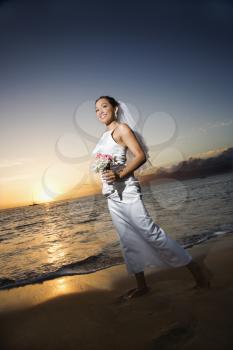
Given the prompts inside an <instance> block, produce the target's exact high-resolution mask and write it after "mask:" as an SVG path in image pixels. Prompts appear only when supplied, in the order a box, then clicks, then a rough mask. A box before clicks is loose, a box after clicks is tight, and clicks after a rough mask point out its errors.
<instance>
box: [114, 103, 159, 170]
mask: <svg viewBox="0 0 233 350" xmlns="http://www.w3.org/2000/svg"><path fill="white" fill-rule="evenodd" d="M117 102H118V103H119V105H118V114H117V121H119V122H121V123H126V124H127V125H128V126H129V127H130V128H131V130H132V131H133V133H134V135H135V137H136V139H137V141H138V143H139V144H140V146H141V147H142V149H143V151H144V153H145V155H146V162H145V163H143V164H142V165H140V167H139V168H137V169H136V170H135V174H141V173H142V172H143V171H145V170H148V169H150V168H152V167H153V165H152V163H151V161H150V159H149V158H150V156H149V147H148V146H147V143H146V141H145V139H144V137H143V135H142V134H141V133H140V132H139V130H138V126H137V123H136V121H135V120H134V118H133V116H132V114H131V113H130V111H129V108H128V107H127V105H126V104H125V102H123V101H117ZM126 157H127V161H130V160H131V159H133V158H134V155H133V153H132V152H131V151H130V150H129V149H127V154H126Z"/></svg>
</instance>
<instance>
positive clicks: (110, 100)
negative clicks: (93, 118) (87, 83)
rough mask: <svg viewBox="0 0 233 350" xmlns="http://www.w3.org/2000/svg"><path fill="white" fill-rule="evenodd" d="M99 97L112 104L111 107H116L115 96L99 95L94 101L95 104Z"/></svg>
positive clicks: (117, 104)
mask: <svg viewBox="0 0 233 350" xmlns="http://www.w3.org/2000/svg"><path fill="white" fill-rule="evenodd" d="M101 98H106V99H107V100H108V102H109V103H110V104H111V105H112V106H113V107H117V106H119V102H117V100H115V98H113V97H111V96H100V97H99V98H97V100H96V101H95V104H96V102H97V101H99V100H100V99H101Z"/></svg>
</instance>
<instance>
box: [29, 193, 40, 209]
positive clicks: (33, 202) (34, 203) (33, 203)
mask: <svg viewBox="0 0 233 350" xmlns="http://www.w3.org/2000/svg"><path fill="white" fill-rule="evenodd" d="M32 205H39V203H36V202H35V201H34V198H33V194H32V204H29V207H30V206H32Z"/></svg>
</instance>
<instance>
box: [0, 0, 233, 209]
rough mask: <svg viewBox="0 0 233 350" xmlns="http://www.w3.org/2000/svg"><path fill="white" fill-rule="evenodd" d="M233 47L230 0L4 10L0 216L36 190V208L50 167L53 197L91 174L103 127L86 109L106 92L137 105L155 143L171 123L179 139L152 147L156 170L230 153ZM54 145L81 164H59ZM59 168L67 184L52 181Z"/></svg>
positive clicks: (16, 4) (5, 5)
mask: <svg viewBox="0 0 233 350" xmlns="http://www.w3.org/2000/svg"><path fill="white" fill-rule="evenodd" d="M232 39H233V2H232V1H226V0H223V1H217V0H214V1H207V0H204V1H188V0H183V1H176V0H174V1H166V0H165V1H144V2H143V3H135V2H133V1H127V0H126V1H124V2H123V1H121V0H120V1H117V2H115V1H102V0H100V1H98V2H94V1H85V2H77V1H74V0H66V1H63V0H60V1H55V0H47V1H33V2H32V1H29V0H23V1H17V0H9V1H7V0H6V1H0V42H1V56H0V76H1V81H0V104H1V111H0V116H1V129H0V140H1V141H0V142H1V147H0V169H1V174H0V194H1V195H0V207H1V206H2V207H4V206H6V205H8V204H7V203H8V202H9V203H13V202H15V203H16V204H17V205H19V204H20V203H21V201H22V197H24V198H25V201H27V200H30V198H31V193H33V192H34V194H35V197H36V198H38V200H39V199H41V200H42V197H43V195H42V189H41V185H40V184H41V178H42V174H43V173H44V170H45V169H46V168H47V167H48V166H49V167H50V170H51V174H50V183H51V184H53V187H54V191H57V189H59V193H65V191H66V190H67V188H66V187H65V186H64V184H65V183H66V184H67V183H69V184H70V186H71V184H74V183H75V179H74V178H73V177H75V173H76V174H77V172H78V173H81V172H82V171H84V170H83V169H85V171H87V168H88V154H90V151H91V149H92V148H93V147H94V144H95V142H96V141H97V140H98V137H99V135H100V134H101V133H102V131H103V130H104V129H103V126H102V125H99V124H98V122H97V120H96V118H95V113H94V105H93V103H94V101H95V99H96V98H97V97H98V96H100V95H103V94H107V95H110V96H114V97H115V98H117V99H120V100H123V101H125V102H128V103H129V104H131V105H132V106H134V108H136V111H137V112H138V113H139V115H140V118H142V119H143V120H144V121H145V123H144V124H145V128H144V130H143V133H144V137H145V138H146V139H147V140H148V142H149V144H151V145H152V144H153V145H156V144H157V143H159V142H163V141H165V140H166V138H167V137H168V138H169V137H170V136H171V134H172V133H173V131H174V130H173V129H174V125H173V124H172V123H173V122H174V120H175V122H176V124H177V128H178V129H177V130H178V132H177V137H176V139H175V140H173V141H172V142H170V144H168V145H167V146H166V149H165V148H163V149H162V148H160V147H159V145H158V151H159V152H160V153H159V154H157V153H156V151H155V152H153V153H152V157H153V162H154V164H155V165H158V166H159V165H160V164H162V163H163V162H168V163H169V162H170V163H172V162H175V161H178V160H181V158H182V157H183V158H188V157H189V156H191V155H195V154H199V153H203V154H204V153H205V152H209V151H214V150H217V149H221V148H227V147H230V146H232V136H233V115H232V107H233V102H232V96H233V83H232V76H233V48H232ZM77 109H78V111H79V113H77V115H76V118H77V120H78V123H79V125H80V127H81V128H82V129H83V130H84V131H85V132H87V133H88V134H89V135H91V137H92V139H91V138H90V139H88V140H86V142H85V140H83V139H81V138H80V134H78V133H77V128H75V126H74V111H75V110H77ZM80 111H81V112H80ZM159 116H160V117H161V118H159ZM169 118H170V119H169ZM172 120H173V122H172ZM169 132H170V136H169ZM59 137H60V138H61V139H60V140H62V142H61V147H63V150H64V153H66V154H69V155H72V156H85V155H87V161H86V163H85V162H83V163H82V164H74V163H73V164H72V165H71V164H64V163H63V164H59V162H60V163H61V159H60V160H59V159H58V158H57V154H56V152H55V144H56V142H57V140H58V138H59ZM161 152H162V153H161ZM60 166H61V167H63V168H64V169H63V173H64V174H67V173H69V174H71V173H72V172H73V174H74V175H73V177H72V176H71V178H67V177H66V175H63V178H62V179H60V183H59V181H58V180H56V181H58V183H56V184H55V182H56V181H55V179H54V176H55V175H54V174H56V173H57V171H58V172H59V170H58V169H60V168H59V167H60ZM69 167H71V168H69ZM52 169H53V170H52ZM69 169H71V170H69ZM61 173H62V172H61ZM80 176H81V175H80ZM51 186H52V185H51ZM9 205H10V204H9Z"/></svg>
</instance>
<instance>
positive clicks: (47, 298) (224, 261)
mask: <svg viewBox="0 0 233 350" xmlns="http://www.w3.org/2000/svg"><path fill="white" fill-rule="evenodd" d="M188 251H189V252H190V253H191V254H192V256H193V257H194V259H195V260H196V261H204V262H205V264H206V265H207V267H208V268H209V270H210V271H211V272H212V281H211V282H212V286H211V288H210V289H203V290H195V289H193V286H194V285H195V282H194V280H193V278H192V275H191V274H190V272H189V271H188V270H187V268H185V267H180V268H175V269H174V268H173V269H168V270H162V271H158V270H156V269H155V268H153V269H152V268H150V269H148V270H146V273H145V275H146V279H147V283H148V285H149V287H150V288H151V289H150V291H149V292H148V293H147V294H145V295H143V296H141V297H137V298H133V299H130V300H127V301H123V302H120V303H119V302H118V303H117V302H116V300H117V297H118V296H119V295H121V294H122V293H123V292H125V291H127V290H129V289H131V288H133V287H135V280H134V277H129V276H128V274H127V271H126V267H125V265H124V264H122V265H118V266H114V267H111V268H107V269H105V270H102V271H98V272H96V273H92V274H88V275H78V276H66V277H60V278H57V279H54V280H51V281H45V282H43V283H40V284H34V285H28V286H23V287H18V288H15V289H11V290H2V291H0V339H1V340H0V341H1V349H2V350H5V349H9V350H16V349H17V350H29V349H30V350H31V349H33V350H36V349H43V350H47V349H51V350H53V349H54V350H55V349H56V350H58V349H62V350H63V349H75V350H77V349H78V350H86V349H103V350H105V349H111V350H113V349H117V350H118V349H119V350H121V349H123V350H124V349H125V350H126V349H127V350H129V349H138V350H139V349H140V350H152V349H159V350H163V349H169V350H170V349H179V350H181V349H189V350H191V349H192V350H194V349H195V350H197V349H205V350H207V349H211V350H214V349H218V350H219V349H221V350H225V349H232V348H233V334H232V330H233V277H232V276H233V236H227V237H221V238H218V237H216V238H214V239H211V240H209V241H207V242H205V243H203V244H201V245H198V246H195V247H193V248H190V249H188Z"/></svg>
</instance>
